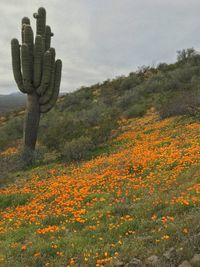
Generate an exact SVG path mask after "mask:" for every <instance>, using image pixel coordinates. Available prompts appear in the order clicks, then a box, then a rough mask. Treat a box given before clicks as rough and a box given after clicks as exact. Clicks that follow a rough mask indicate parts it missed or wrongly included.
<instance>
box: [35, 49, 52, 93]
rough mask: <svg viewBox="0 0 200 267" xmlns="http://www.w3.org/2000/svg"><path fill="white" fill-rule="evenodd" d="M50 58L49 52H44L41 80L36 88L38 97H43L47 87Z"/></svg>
mask: <svg viewBox="0 0 200 267" xmlns="http://www.w3.org/2000/svg"><path fill="white" fill-rule="evenodd" d="M51 57H52V56H51V53H50V51H46V52H45V54H44V58H43V70H42V80H41V84H40V86H39V87H38V88H37V94H38V95H43V94H44V93H45V91H46V90H47V88H48V86H49V83H50V77H51V76H50V75H51Z"/></svg>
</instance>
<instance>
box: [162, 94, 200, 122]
mask: <svg viewBox="0 0 200 267" xmlns="http://www.w3.org/2000/svg"><path fill="white" fill-rule="evenodd" d="M198 105H200V90H198V89H195V90H189V89H188V90H182V91H179V92H175V93H173V94H170V97H168V98H163V99H162V98H160V101H159V105H158V106H157V107H158V111H159V114H160V117H161V118H166V117H170V116H176V115H184V114H190V115H192V113H193V111H195V110H196V109H195V107H196V106H198Z"/></svg>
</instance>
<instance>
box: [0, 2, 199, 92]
mask: <svg viewBox="0 0 200 267" xmlns="http://www.w3.org/2000/svg"><path fill="white" fill-rule="evenodd" d="M40 6H43V7H45V8H46V11H47V24H49V25H50V26H51V28H52V31H53V32H54V37H53V41H52V46H53V47H55V48H56V53H57V58H61V59H62V61H63V73H62V82H61V91H62V92H69V91H73V90H75V89H78V88H80V87H81V86H84V85H90V84H94V83H97V82H102V81H103V80H105V79H107V78H114V77H116V76H119V75H127V74H128V73H129V72H131V71H134V70H137V68H138V67H139V66H142V65H153V64H158V63H159V62H174V61H175V59H176V51H177V50H181V49H183V48H189V47H194V48H195V49H196V50H200V30H199V29H200V15H199V10H200V1H198V0H45V1H42V0H0V8H1V16H0V28H1V37H0V94H8V93H11V92H17V91H18V89H17V87H16V84H15V82H14V78H13V74H12V68H11V55H10V40H11V39H12V38H14V37H15V38H18V39H20V34H21V33H20V29H21V18H22V17H23V16H28V17H29V18H30V19H31V23H32V26H33V29H34V31H35V19H33V16H32V14H33V13H34V12H36V11H37V9H38V7H40ZM20 42H21V40H20Z"/></svg>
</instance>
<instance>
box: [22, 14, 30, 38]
mask: <svg viewBox="0 0 200 267" xmlns="http://www.w3.org/2000/svg"><path fill="white" fill-rule="evenodd" d="M25 25H30V19H29V18H27V17H23V19H22V28H21V36H22V43H24V27H25Z"/></svg>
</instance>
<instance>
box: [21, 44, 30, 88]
mask: <svg viewBox="0 0 200 267" xmlns="http://www.w3.org/2000/svg"><path fill="white" fill-rule="evenodd" d="M21 59H22V73H23V84H24V88H26V92H27V93H31V92H32V91H33V88H32V84H31V66H30V63H31V62H30V54H29V49H28V45H27V44H25V43H24V44H22V46H21Z"/></svg>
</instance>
